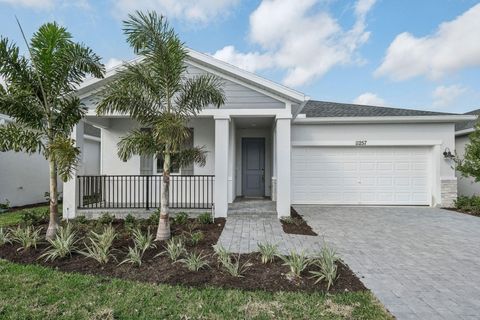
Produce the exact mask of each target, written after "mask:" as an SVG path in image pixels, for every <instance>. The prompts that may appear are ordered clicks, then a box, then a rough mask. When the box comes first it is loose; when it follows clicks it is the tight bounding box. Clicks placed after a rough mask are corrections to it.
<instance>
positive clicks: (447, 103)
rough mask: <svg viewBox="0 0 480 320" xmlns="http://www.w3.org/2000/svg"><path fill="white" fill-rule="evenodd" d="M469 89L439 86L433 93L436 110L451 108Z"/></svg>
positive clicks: (457, 86)
mask: <svg viewBox="0 0 480 320" xmlns="http://www.w3.org/2000/svg"><path fill="white" fill-rule="evenodd" d="M465 91H467V89H466V88H465V87H463V86H461V85H451V86H439V87H437V88H435V90H434V91H433V94H432V96H433V106H434V107H436V108H444V107H451V106H452V104H453V102H455V100H456V99H457V98H458V97H459V96H461V95H462V94H463V93H465Z"/></svg>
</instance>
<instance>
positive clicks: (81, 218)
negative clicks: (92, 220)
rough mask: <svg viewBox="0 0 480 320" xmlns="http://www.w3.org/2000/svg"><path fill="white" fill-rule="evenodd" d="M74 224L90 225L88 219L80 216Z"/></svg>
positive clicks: (74, 220)
mask: <svg viewBox="0 0 480 320" xmlns="http://www.w3.org/2000/svg"><path fill="white" fill-rule="evenodd" d="M73 223H75V224H79V225H81V226H84V225H87V224H88V219H87V217H85V216H78V217H76V218H75V219H73Z"/></svg>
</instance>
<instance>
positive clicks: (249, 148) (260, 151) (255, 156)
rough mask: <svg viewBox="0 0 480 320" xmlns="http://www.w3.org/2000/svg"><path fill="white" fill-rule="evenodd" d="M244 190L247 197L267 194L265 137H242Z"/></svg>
mask: <svg viewBox="0 0 480 320" xmlns="http://www.w3.org/2000/svg"><path fill="white" fill-rule="evenodd" d="M242 191H243V195H244V196H245V197H263V196H264V195H265V139H264V138H243V139H242Z"/></svg>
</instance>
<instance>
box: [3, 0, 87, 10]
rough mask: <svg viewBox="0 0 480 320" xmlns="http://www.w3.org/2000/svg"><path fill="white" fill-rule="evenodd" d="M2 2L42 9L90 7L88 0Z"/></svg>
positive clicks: (6, 0)
mask: <svg viewBox="0 0 480 320" xmlns="http://www.w3.org/2000/svg"><path fill="white" fill-rule="evenodd" d="M0 3H6V4H9V5H12V6H18V7H24V8H30V9H40V10H51V9H54V8H56V7H59V6H61V7H70V6H72V7H77V8H82V9H90V4H89V2H88V0H0Z"/></svg>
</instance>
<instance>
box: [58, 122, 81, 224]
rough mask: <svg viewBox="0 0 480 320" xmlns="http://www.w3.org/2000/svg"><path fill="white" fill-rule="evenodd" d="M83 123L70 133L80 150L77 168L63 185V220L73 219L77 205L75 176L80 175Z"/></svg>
mask: <svg viewBox="0 0 480 320" xmlns="http://www.w3.org/2000/svg"><path fill="white" fill-rule="evenodd" d="M83 134H84V123H83V121H80V122H79V123H78V124H77V125H76V126H75V127H74V128H73V131H72V135H71V138H72V139H74V140H75V146H76V147H77V148H79V149H80V155H79V158H78V163H77V168H76V170H75V171H74V174H73V176H72V178H71V179H70V180H68V181H67V182H65V183H64V184H63V218H64V219H72V218H75V216H76V212H77V207H78V205H79V203H78V193H79V185H78V181H77V180H78V179H77V176H79V175H82V174H83V172H84V168H83V140H84V136H83Z"/></svg>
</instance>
